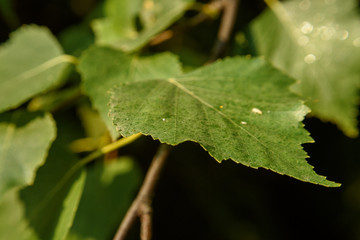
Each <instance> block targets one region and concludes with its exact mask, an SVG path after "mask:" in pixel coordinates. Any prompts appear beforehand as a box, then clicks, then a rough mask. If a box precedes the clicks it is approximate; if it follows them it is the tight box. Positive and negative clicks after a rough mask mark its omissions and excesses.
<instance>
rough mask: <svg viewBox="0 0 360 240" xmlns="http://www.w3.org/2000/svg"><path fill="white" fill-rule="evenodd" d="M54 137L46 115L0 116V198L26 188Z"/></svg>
mask: <svg viewBox="0 0 360 240" xmlns="http://www.w3.org/2000/svg"><path fill="white" fill-rule="evenodd" d="M55 134H56V127H55V123H54V121H53V120H52V118H51V116H50V115H48V114H45V115H44V114H39V113H26V112H22V111H18V112H14V113H6V114H2V115H0V198H1V197H2V196H3V195H4V193H6V192H7V191H9V190H11V189H13V188H18V187H22V186H25V185H30V184H32V183H33V181H34V178H35V172H36V170H37V168H38V167H39V166H40V165H42V164H43V163H44V161H45V158H46V156H47V152H48V150H49V147H50V145H51V143H52V142H53V140H54V138H55Z"/></svg>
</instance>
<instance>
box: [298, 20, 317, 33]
mask: <svg viewBox="0 0 360 240" xmlns="http://www.w3.org/2000/svg"><path fill="white" fill-rule="evenodd" d="M300 29H301V32H302V33H304V34H309V33H311V32H312V30H313V29H314V26H313V25H312V24H311V23H309V22H307V21H305V22H303V23H302V24H301V27H300Z"/></svg>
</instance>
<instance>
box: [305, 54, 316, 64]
mask: <svg viewBox="0 0 360 240" xmlns="http://www.w3.org/2000/svg"><path fill="white" fill-rule="evenodd" d="M304 61H305V63H307V64H312V63H313V62H315V61H316V56H315V55H314V54H308V55H306V56H305V57H304Z"/></svg>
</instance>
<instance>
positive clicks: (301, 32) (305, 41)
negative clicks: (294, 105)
mask: <svg viewBox="0 0 360 240" xmlns="http://www.w3.org/2000/svg"><path fill="white" fill-rule="evenodd" d="M271 2H272V3H271V4H270V6H271V8H272V10H273V11H272V12H271V11H270V10H268V11H265V12H264V13H263V14H262V15H260V16H259V17H258V18H257V19H256V20H255V21H254V22H253V24H252V26H251V30H252V33H253V34H254V41H255V46H256V48H257V50H258V52H259V53H260V54H263V55H265V56H266V57H267V58H268V59H270V60H271V61H272V62H273V63H274V65H275V66H276V67H278V68H280V69H282V70H283V71H285V72H286V73H288V74H289V75H291V76H293V77H295V78H296V79H299V80H300V84H297V85H294V86H293V89H294V90H295V91H296V92H297V93H299V94H300V95H301V96H302V97H303V98H304V99H305V100H306V104H307V105H308V106H309V107H310V108H311V110H312V111H313V113H314V115H316V116H317V117H319V118H320V119H322V120H324V121H330V122H333V123H335V124H337V125H338V126H339V128H340V129H342V130H343V131H344V133H345V134H346V135H348V136H350V137H355V136H357V135H358V129H357V127H356V126H357V121H356V116H357V114H358V112H357V103H358V101H357V99H358V98H357V97H358V95H357V94H358V89H359V84H360V81H359V73H360V71H359V67H358V63H359V61H360V29H359V24H360V21H359V20H360V19H359V14H358V9H357V7H356V4H357V1H354V0H344V1H316V0H307V1H287V2H284V3H279V2H277V1H271Z"/></svg>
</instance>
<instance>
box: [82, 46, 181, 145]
mask: <svg viewBox="0 0 360 240" xmlns="http://www.w3.org/2000/svg"><path fill="white" fill-rule="evenodd" d="M104 62H106V63H108V64H105V65H103V64H102V63H104ZM99 66H101V67H99ZM79 71H80V73H81V74H82V76H83V83H84V89H85V91H86V93H87V94H88V95H89V96H90V98H91V99H92V101H93V104H94V106H95V108H97V109H98V111H99V112H100V114H101V116H102V118H103V119H104V121H105V123H106V125H107V127H108V129H109V131H110V133H111V135H112V136H113V137H114V138H116V137H117V136H118V134H117V133H116V130H115V127H114V126H113V124H112V120H111V119H110V118H108V112H109V109H108V103H109V97H110V94H109V90H110V89H111V88H112V87H113V86H114V85H118V84H121V83H122V82H123V81H124V79H137V80H142V79H146V78H149V77H150V78H166V77H171V76H174V75H178V74H180V73H181V66H180V63H179V62H178V60H177V58H176V56H174V55H171V54H169V53H162V54H158V55H154V56H150V57H138V56H135V55H128V54H125V53H123V52H120V51H116V50H114V49H111V48H100V47H92V48H90V49H89V50H88V51H86V52H85V53H84V54H83V55H82V57H81V59H80V64H79ZM99 81H101V84H100V85H99Z"/></svg>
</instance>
